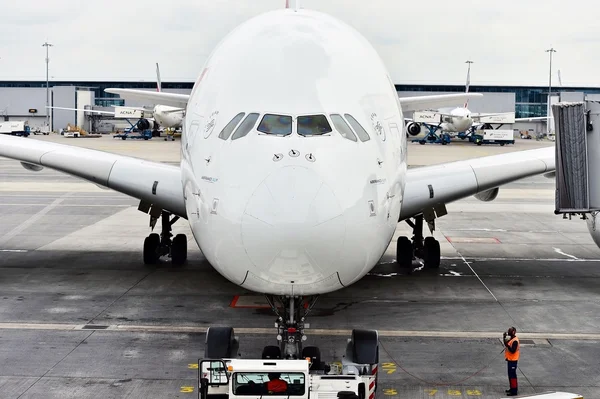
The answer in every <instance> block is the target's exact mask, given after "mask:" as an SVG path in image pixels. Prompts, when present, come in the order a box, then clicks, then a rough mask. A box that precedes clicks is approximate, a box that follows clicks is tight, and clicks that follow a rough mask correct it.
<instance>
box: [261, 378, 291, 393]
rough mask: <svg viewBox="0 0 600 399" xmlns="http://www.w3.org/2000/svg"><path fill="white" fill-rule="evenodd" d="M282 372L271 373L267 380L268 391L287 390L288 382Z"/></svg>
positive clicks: (279, 391)
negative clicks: (282, 377) (283, 378)
mask: <svg viewBox="0 0 600 399" xmlns="http://www.w3.org/2000/svg"><path fill="white" fill-rule="evenodd" d="M280 377H281V374H280V373H269V381H267V384H266V386H267V391H268V392H269V393H270V394H273V393H281V392H285V391H287V388H288V384H287V382H285V381H284V380H282V379H281V378H280Z"/></svg>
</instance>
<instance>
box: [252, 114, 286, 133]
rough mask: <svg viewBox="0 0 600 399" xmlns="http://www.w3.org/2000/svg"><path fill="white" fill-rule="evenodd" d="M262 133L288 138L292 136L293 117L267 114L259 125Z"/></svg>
mask: <svg viewBox="0 0 600 399" xmlns="http://www.w3.org/2000/svg"><path fill="white" fill-rule="evenodd" d="M257 130H258V131H259V132H261V133H266V134H274V135H278V136H288V135H290V134H292V117H291V116H287V115H274V114H265V116H263V118H262V120H261V121H260V123H259V124H258V129H257Z"/></svg>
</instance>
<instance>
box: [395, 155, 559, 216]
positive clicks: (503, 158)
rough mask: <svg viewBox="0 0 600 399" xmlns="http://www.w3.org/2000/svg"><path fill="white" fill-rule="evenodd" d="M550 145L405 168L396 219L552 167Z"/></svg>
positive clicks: (549, 169) (548, 169)
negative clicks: (401, 196)
mask: <svg viewBox="0 0 600 399" xmlns="http://www.w3.org/2000/svg"><path fill="white" fill-rule="evenodd" d="M554 151H555V150H554V147H546V148H540V149H535V150H528V151H517V152H511V153H507V154H501V155H492V156H489V157H482V158H475V159H471V160H466V161H458V162H451V163H447V164H442V165H433V166H426V167H420V168H415V169H409V170H408V171H407V179H406V186H405V189H404V197H403V202H402V210H401V212H400V220H404V219H407V218H409V217H413V216H415V215H418V214H420V213H422V212H423V211H424V210H426V209H429V208H432V207H434V206H436V205H438V204H447V203H449V202H453V201H456V200H459V199H462V198H466V197H469V196H471V195H475V194H477V193H480V192H483V191H487V190H489V189H492V188H495V187H498V186H501V185H503V184H506V183H510V182H513V181H516V180H519V179H522V178H525V177H529V176H534V175H537V174H542V173H547V172H552V171H554V169H555V154H554Z"/></svg>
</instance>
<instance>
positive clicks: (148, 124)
mask: <svg viewBox="0 0 600 399" xmlns="http://www.w3.org/2000/svg"><path fill="white" fill-rule="evenodd" d="M137 128H138V129H140V130H149V129H150V130H151V129H154V122H153V121H149V120H148V119H140V120H139V121H138V123H137Z"/></svg>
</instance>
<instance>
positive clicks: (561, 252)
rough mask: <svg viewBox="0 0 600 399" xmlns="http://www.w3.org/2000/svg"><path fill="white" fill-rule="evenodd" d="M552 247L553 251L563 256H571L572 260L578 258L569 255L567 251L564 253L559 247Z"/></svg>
mask: <svg viewBox="0 0 600 399" xmlns="http://www.w3.org/2000/svg"><path fill="white" fill-rule="evenodd" d="M552 249H553V250H554V252H556V253H559V254H561V255H564V256H568V257H569V258H571V259H573V260H579V259H578V258H577V257H576V256H574V255H569V254H568V253H565V252H563V251H561V250H560V248H554V247H552Z"/></svg>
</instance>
